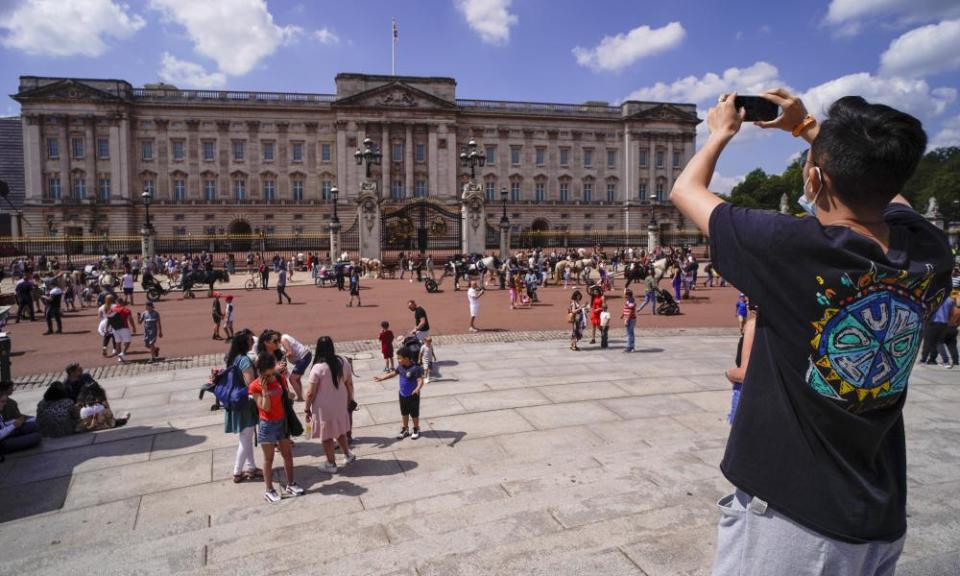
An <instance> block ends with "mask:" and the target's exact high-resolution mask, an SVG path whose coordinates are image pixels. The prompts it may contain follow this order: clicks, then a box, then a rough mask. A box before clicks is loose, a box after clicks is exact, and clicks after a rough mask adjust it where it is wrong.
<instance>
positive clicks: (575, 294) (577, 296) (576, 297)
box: [570, 290, 583, 300]
mask: <svg viewBox="0 0 960 576" xmlns="http://www.w3.org/2000/svg"><path fill="white" fill-rule="evenodd" d="M581 298H583V294H581V293H580V291H579V290H574V291H573V294H571V295H570V299H571V300H580V299H581Z"/></svg>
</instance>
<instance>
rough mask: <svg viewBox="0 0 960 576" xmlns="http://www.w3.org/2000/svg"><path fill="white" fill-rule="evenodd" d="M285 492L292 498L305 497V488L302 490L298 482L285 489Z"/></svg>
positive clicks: (288, 485)
mask: <svg viewBox="0 0 960 576" xmlns="http://www.w3.org/2000/svg"><path fill="white" fill-rule="evenodd" d="M283 490H284V492H286V493H287V494H289V495H291V496H303V492H304V490H303V488H301V487H300V486H299V485H298V484H297V483H296V482H291V483H289V484H287V486H286V487H285V488H284V489H283Z"/></svg>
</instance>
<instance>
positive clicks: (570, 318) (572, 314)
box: [567, 312, 577, 324]
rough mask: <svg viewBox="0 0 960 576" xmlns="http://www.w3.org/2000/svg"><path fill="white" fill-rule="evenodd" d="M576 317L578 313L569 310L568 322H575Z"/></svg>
mask: <svg viewBox="0 0 960 576" xmlns="http://www.w3.org/2000/svg"><path fill="white" fill-rule="evenodd" d="M576 318H577V316H576V314H574V313H573V312H567V324H573V322H574V320H576Z"/></svg>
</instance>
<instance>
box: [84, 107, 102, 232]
mask: <svg viewBox="0 0 960 576" xmlns="http://www.w3.org/2000/svg"><path fill="white" fill-rule="evenodd" d="M96 126H97V118H96V117H95V116H88V117H86V118H84V122H83V171H84V172H85V173H86V178H87V198H93V199H95V200H99V197H98V194H99V190H97V184H98V181H97V180H98V178H97V130H96ZM91 228H92V227H91Z"/></svg>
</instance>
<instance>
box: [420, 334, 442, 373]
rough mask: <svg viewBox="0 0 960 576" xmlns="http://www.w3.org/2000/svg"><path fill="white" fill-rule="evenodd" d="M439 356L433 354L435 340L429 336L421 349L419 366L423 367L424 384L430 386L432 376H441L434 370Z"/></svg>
mask: <svg viewBox="0 0 960 576" xmlns="http://www.w3.org/2000/svg"><path fill="white" fill-rule="evenodd" d="M436 361H437V356H436V355H435V354H434V353H433V338H431V337H430V336H427V337H426V338H425V339H424V341H423V346H421V347H420V358H419V364H420V366H422V367H423V383H424V384H429V383H430V378H431V377H432V376H440V374H439V373H437V372H436V371H435V370H432V368H433V365H434V363H436Z"/></svg>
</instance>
